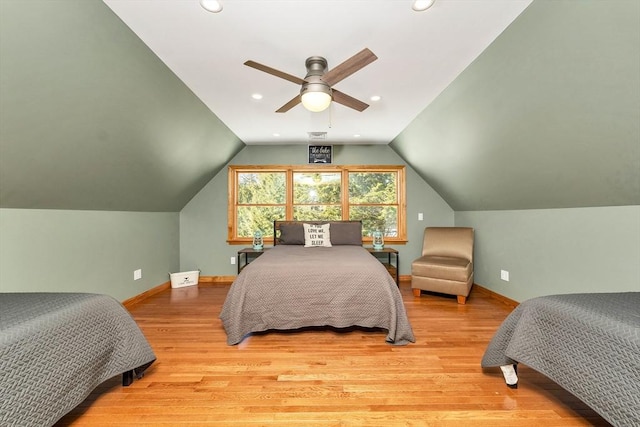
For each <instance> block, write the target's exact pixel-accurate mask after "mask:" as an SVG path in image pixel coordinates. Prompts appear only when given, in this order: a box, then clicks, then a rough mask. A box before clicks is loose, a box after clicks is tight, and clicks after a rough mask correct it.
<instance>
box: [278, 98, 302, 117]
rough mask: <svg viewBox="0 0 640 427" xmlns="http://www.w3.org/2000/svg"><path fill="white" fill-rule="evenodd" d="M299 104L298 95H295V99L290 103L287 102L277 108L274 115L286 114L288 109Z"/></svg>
mask: <svg viewBox="0 0 640 427" xmlns="http://www.w3.org/2000/svg"><path fill="white" fill-rule="evenodd" d="M300 102H301V101H300V95H296V97H295V98H293V99H292V100H291V101H289V102H287V103H286V104H284V105H283V106H282V107H280V108H278V109H277V110H276V113H286V112H287V111H289V110H290V109H292V108H293V107H295V106H296V105H298V104H300Z"/></svg>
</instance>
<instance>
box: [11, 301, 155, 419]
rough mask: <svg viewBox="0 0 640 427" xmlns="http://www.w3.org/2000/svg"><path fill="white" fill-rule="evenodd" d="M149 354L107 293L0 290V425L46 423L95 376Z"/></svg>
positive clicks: (149, 358) (138, 362)
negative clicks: (0, 291) (10, 291)
mask: <svg viewBox="0 0 640 427" xmlns="http://www.w3.org/2000/svg"><path fill="white" fill-rule="evenodd" d="M154 360H155V354H154V352H153V350H152V349H151V347H150V346H149V343H148V342H147V340H146V338H145V337H144V335H143V334H142V332H141V331H140V329H139V328H138V325H137V324H136V323H135V321H134V320H133V318H132V317H131V316H130V315H129V313H128V312H127V311H126V310H125V308H124V307H123V306H122V305H121V304H120V303H119V302H118V301H116V300H115V299H113V298H111V297H109V296H106V295H96V294H81V293H0V426H3V427H9V426H20V427H30V426H34V427H36V426H37V427H43V426H51V425H53V424H54V423H55V422H56V421H57V420H59V419H60V418H61V417H62V416H64V415H65V414H66V413H67V412H69V411H70V410H71V409H73V408H74V407H76V406H77V405H78V404H79V403H81V402H82V401H83V400H84V399H85V398H86V397H87V396H88V395H89V393H90V392H91V391H92V390H93V389H94V388H95V387H96V386H98V385H99V384H100V383H102V382H103V381H105V380H107V379H109V378H112V377H114V376H116V375H119V374H121V373H123V372H126V371H130V370H134V369H135V368H138V367H141V366H144V365H147V364H149V363H151V362H153V361H154Z"/></svg>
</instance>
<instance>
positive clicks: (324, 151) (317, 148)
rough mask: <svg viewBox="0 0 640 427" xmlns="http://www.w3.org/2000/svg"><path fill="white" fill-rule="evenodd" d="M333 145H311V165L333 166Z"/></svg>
mask: <svg viewBox="0 0 640 427" xmlns="http://www.w3.org/2000/svg"><path fill="white" fill-rule="evenodd" d="M332 153H333V145H310V146H309V163H326V164H331V155H332Z"/></svg>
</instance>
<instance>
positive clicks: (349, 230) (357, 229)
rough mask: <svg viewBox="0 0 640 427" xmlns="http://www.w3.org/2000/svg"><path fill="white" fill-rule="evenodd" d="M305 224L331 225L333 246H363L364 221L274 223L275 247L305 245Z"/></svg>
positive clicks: (330, 232)
mask: <svg viewBox="0 0 640 427" xmlns="http://www.w3.org/2000/svg"><path fill="white" fill-rule="evenodd" d="M303 224H314V225H324V224H329V234H330V240H331V245H336V246H337V245H357V246H362V221H277V220H276V221H273V245H274V246H275V245H304V226H303Z"/></svg>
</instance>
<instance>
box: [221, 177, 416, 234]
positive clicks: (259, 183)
mask: <svg viewBox="0 0 640 427" xmlns="http://www.w3.org/2000/svg"><path fill="white" fill-rule="evenodd" d="M404 175H405V168H404V166H320V167H319V166H312V165H309V166H306V165H299V166H229V204H228V207H229V212H228V222H229V223H228V230H229V235H228V241H229V243H237V244H247V243H250V242H251V240H252V237H253V233H254V232H255V231H256V230H260V231H262V233H263V234H264V240H265V242H269V243H273V221H274V220H298V221H312V220H347V219H349V220H361V221H362V229H363V240H364V241H365V242H371V234H372V233H373V231H376V230H380V231H382V232H383V234H384V236H385V241H386V242H396V243H405V242H406V225H405V206H406V204H405V177H404Z"/></svg>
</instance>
